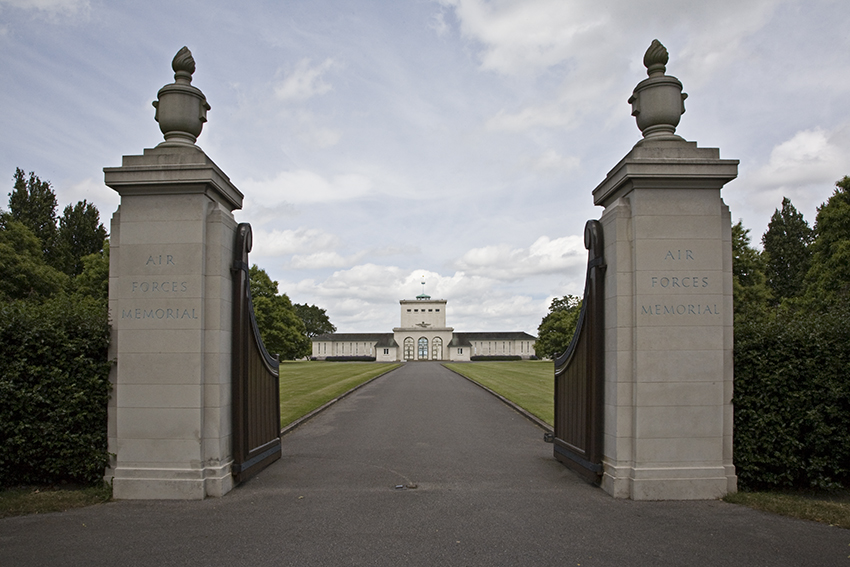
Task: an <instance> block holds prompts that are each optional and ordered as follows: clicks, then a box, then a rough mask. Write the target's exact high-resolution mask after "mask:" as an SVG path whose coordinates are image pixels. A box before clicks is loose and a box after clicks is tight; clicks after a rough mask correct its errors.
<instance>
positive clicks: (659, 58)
mask: <svg viewBox="0 0 850 567" xmlns="http://www.w3.org/2000/svg"><path fill="white" fill-rule="evenodd" d="M669 60H670V55H669V54H668V53H667V48H666V47H664V46H663V45H661V42H660V41H658V40H657V39H653V40H652V44H651V45H650V46H649V49H647V50H646V53H645V54H644V56H643V65H644V67H646V74H647V75H649V76H650V77H651V76H652V75H655V74H657V73H660V74H662V75H663V74H664V72H665V71H666V70H667V67H665V65H667V61H669Z"/></svg>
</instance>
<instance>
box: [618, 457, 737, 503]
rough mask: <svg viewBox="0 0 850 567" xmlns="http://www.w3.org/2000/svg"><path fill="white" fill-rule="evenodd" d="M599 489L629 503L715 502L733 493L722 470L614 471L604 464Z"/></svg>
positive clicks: (734, 483) (733, 482) (729, 477)
mask: <svg viewBox="0 0 850 567" xmlns="http://www.w3.org/2000/svg"><path fill="white" fill-rule="evenodd" d="M604 466H605V472H604V473H603V476H602V484H601V487H602V489H603V490H604V491H605V492H607V493H608V494H610V495H611V496H613V497H615V498H631V499H632V500H716V499H718V498H723V497H724V496H726V494H728V493H730V492H735V491H736V490H737V477H735V476H734V473H733V474H731V475H729V473H728V472H727V471H726V468H725V467H668V468H664V467H659V468H641V467H634V468H632V467H619V468H618V467H614V466H611V465H609V464H608V463H605V464H604Z"/></svg>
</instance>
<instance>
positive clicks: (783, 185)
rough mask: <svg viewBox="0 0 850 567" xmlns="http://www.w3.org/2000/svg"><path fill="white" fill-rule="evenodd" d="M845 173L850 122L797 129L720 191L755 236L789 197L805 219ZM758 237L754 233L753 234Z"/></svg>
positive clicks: (849, 158) (848, 161)
mask: <svg viewBox="0 0 850 567" xmlns="http://www.w3.org/2000/svg"><path fill="white" fill-rule="evenodd" d="M848 173H850V125H843V126H840V127H838V128H836V129H834V130H824V129H822V128H812V129H807V130H801V131H799V132H797V133H795V134H794V135H793V136H792V137H791V138H789V139H788V140H785V141H784V142H781V143H779V144H777V145H776V146H774V147H773V149H772V150H771V152H770V157H769V158H768V160H767V163H765V164H763V165H761V166H760V167H758V168H757V169H755V170H751V171H749V172H746V173H745V174H744V175H743V176H742V178H741V180H740V181H738V182H736V185H735V189H736V190H735V191H729V192H726V193H725V196H724V198H725V199H726V200H727V202H728V203H729V206H730V207H731V209H732V213H733V215H734V218H735V219H739V218H742V219H745V222H744V224H745V225H746V226H747V227H750V228H753V229H754V234H756V236H758V233H760V232H761V231H762V230H763V228H761V227H765V228H766V226H767V222H768V220H769V219H770V215H771V214H772V213H773V211H774V210H775V209H776V208H778V207H779V206H780V205H781V203H782V198H783V197H788V198H789V199H791V201H792V203H794V206H795V207H796V208H797V210H799V211H800V212H801V213H803V215H804V216H805V217H806V219H807V220H808V221H809V223H813V222H814V217H815V211H816V208H817V206H818V205H820V204H821V203H823V202H824V201H825V200H826V199H827V198H829V195H830V194H831V193H832V188H833V187H834V184H835V182H836V181H837V180H839V179H841V178H842V177H843V176H844V175H847V174H848ZM754 240H756V241H757V240H758V238H757V237H756V238H754Z"/></svg>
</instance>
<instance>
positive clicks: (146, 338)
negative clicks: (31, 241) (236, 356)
mask: <svg viewBox="0 0 850 567" xmlns="http://www.w3.org/2000/svg"><path fill="white" fill-rule="evenodd" d="M172 67H173V68H174V71H175V75H174V78H175V82H174V83H172V84H169V85H166V86H164V87H163V88H162V89H161V90H160V91H159V93H158V101H156V102H154V103H153V104H154V106H155V107H156V108H157V112H156V120H157V121H158V122H159V124H160V129H161V130H162V132H163V134H164V135H165V141H164V142H163V143H161V144H159V145H158V146H157V147H155V148H153V149H146V150H145V151H144V154H143V155H135V156H124V158H123V162H122V165H121V167H107V168H104V174H105V181H106V184H107V185H108V186H109V187H111V188H112V189H114V190H115V191H117V192H118V193H119V194H120V195H121V204H120V206H119V208H118V211H117V212H116V213H115V214H114V215H113V217H112V230H111V236H110V264H109V310H110V317H111V322H112V329H113V335H112V344H111V347H110V348H111V357H112V358H113V359H114V360H115V362H116V364H115V367H114V369H113V373H112V385H113V391H112V398H111V401H110V406H109V451H110V452H111V453H113V454H114V457H113V460H112V463H111V467H110V468H109V469H108V470H107V479H111V480H112V481H113V488H114V496H115V498H119V499H123V498H141V499H147V498H150V499H201V498H204V497H206V496H221V495H223V494H224V493H226V492H228V491H229V490H230V489H231V488H232V487H233V480H232V476H231V470H230V467H231V463H232V456H231V455H232V451H231V436H230V432H231V426H230V422H231V415H230V396H231V392H230V383H231V380H230V374H231V368H230V364H231V357H230V354H231V350H232V348H231V327H232V325H231V320H232V305H231V286H232V283H231V274H230V265H231V258H232V256H233V252H232V248H233V243H234V234H235V230H236V226H237V225H236V222H235V220H234V218H233V215H232V212H231V211H233V210H234V209H238V208H241V206H242V194H241V193H240V192H239V190H238V189H236V187H234V186H233V184H232V183H231V182H230V180H229V179H228V178H227V176H226V175H225V174H224V173H222V171H221V170H220V169H219V168H218V167H217V166H216V165H215V164H214V163H213V162H212V160H210V159H209V157H207V156H206V154H205V153H204V152H203V151H202V150H201V149H200V148H199V147H198V146H196V145H195V140H196V138H197V136H198V135H199V134H200V132H201V128H202V126H203V123H204V122H205V121H206V112H207V110H209V108H210V107H209V105H208V104H207V102H206V99H205V97H204V95H203V93H202V92H201V91H200V90H198V89H197V88H195V87H193V86H192V85H191V80H192V73H193V72H194V70H195V63H194V60H193V59H192V55H191V53H190V52H189V50H188V49H186V48H185V47H184V48H183V49H181V50H180V52H178V54H177V56H176V57H175V58H174V61H173V62H172Z"/></svg>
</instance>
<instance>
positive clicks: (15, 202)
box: [9, 168, 57, 263]
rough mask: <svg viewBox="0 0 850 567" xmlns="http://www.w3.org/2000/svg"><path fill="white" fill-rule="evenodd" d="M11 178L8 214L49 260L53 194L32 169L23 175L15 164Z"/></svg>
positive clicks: (53, 232) (53, 226)
mask: <svg viewBox="0 0 850 567" xmlns="http://www.w3.org/2000/svg"><path fill="white" fill-rule="evenodd" d="M14 180H15V183H14V186H13V189H12V192H11V193H9V211H10V212H11V213H12V218H13V219H14V220H16V221H18V222H20V223H22V224H23V225H24V226H26V227H27V228H28V229H30V230H31V231H32V233H33V234H34V235H35V237H36V238H38V240H39V241H40V242H41V251H42V254H43V256H44V258H45V260H46V261H48V263H50V260H51V258H52V256H53V252H54V243H55V240H56V207H57V204H56V194H55V193H54V192H53V189H51V187H50V182H49V181H42V180H41V179H39V178H38V176H37V175H36V174H35V173H34V172H32V171H31V172H30V174H29V177H27V176H26V175H25V174H24V171H23V170H22V169H21V168H15V175H14Z"/></svg>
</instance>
